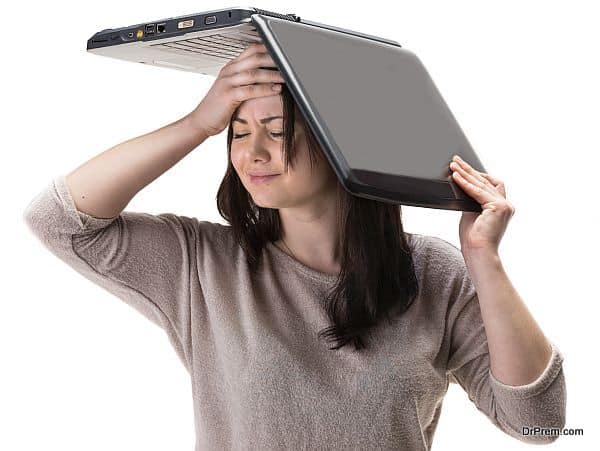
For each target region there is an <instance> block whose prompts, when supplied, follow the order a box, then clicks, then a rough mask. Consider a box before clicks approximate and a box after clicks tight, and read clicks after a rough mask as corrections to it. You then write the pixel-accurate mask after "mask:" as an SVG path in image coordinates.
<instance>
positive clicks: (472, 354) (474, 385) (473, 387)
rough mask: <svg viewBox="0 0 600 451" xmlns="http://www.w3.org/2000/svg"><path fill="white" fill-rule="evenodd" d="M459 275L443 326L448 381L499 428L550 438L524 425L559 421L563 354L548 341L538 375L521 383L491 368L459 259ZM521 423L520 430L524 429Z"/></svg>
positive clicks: (538, 439) (529, 438)
mask: <svg viewBox="0 0 600 451" xmlns="http://www.w3.org/2000/svg"><path fill="white" fill-rule="evenodd" d="M455 249H456V251H457V252H458V253H459V256H460V259H459V260H456V261H462V264H460V263H459V268H460V270H459V279H460V280H462V283H461V284H460V285H461V288H460V289H459V290H457V291H458V298H457V300H456V302H454V304H453V305H452V306H451V307H450V308H449V314H448V324H449V326H450V327H449V328H447V331H448V332H447V333H448V335H449V336H448V339H449V341H450V348H449V349H450V351H449V358H448V364H447V370H448V372H449V377H450V381H451V382H453V383H458V384H459V385H460V386H461V387H462V388H463V389H464V390H465V392H466V393H467V394H468V397H469V399H470V400H471V401H472V402H473V403H474V404H475V406H476V407H477V409H478V410H480V411H481V412H483V413H484V414H485V415H486V416H487V417H488V418H489V419H490V420H491V421H492V423H493V424H494V425H495V426H497V427H498V428H500V429H501V430H502V431H503V432H505V433H507V434H509V435H510V436H512V437H515V438H516V439H518V440H520V441H523V442H526V443H538V444H542V443H550V442H553V441H555V440H556V439H557V438H558V437H559V435H558V434H554V433H553V434H552V435H550V434H545V435H544V434H540V433H537V434H532V433H530V432H528V431H529V429H528V428H533V427H540V428H560V429H562V428H563V427H564V424H565V407H566V386H565V378H564V374H563V368H562V362H563V355H562V353H561V352H560V350H559V349H558V347H557V346H556V345H555V343H553V342H552V341H551V342H550V343H551V345H552V356H551V357H550V360H549V362H548V364H547V365H546V368H545V369H544V370H543V371H542V373H541V374H540V375H539V376H538V378H537V379H536V380H535V381H533V382H531V383H529V384H526V385H519V386H511V385H505V384H503V383H501V382H500V381H498V380H497V379H496V378H495V377H494V375H493V374H492V372H491V368H490V358H489V349H488V342H487V336H486V333H485V328H484V324H483V319H482V316H481V309H480V305H479V298H478V295H477V293H476V291H475V288H474V285H473V283H472V281H471V278H470V276H469V274H468V271H467V269H466V265H465V264H464V259H462V254H460V250H459V249H458V248H455ZM524 428H525V429H524Z"/></svg>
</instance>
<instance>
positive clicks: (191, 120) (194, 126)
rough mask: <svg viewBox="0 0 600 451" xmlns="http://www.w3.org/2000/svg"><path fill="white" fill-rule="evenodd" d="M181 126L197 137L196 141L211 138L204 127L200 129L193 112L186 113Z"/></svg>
mask: <svg viewBox="0 0 600 451" xmlns="http://www.w3.org/2000/svg"><path fill="white" fill-rule="evenodd" d="M183 124H184V125H185V127H186V128H187V129H189V130H191V131H192V133H194V134H195V135H196V136H198V139H201V140H202V141H204V140H205V139H207V138H209V137H210V136H212V135H211V134H210V133H209V132H208V131H207V130H206V129H205V128H204V127H202V125H201V123H200V121H199V120H198V118H197V117H196V115H195V114H194V112H191V113H188V114H186V115H185V116H184V118H183Z"/></svg>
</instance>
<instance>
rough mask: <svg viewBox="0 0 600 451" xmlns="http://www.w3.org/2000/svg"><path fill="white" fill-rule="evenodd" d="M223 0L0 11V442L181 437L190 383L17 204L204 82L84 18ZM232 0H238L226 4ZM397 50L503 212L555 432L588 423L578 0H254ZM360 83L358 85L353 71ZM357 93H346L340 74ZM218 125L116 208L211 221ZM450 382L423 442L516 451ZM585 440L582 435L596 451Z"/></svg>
mask: <svg viewBox="0 0 600 451" xmlns="http://www.w3.org/2000/svg"><path fill="white" fill-rule="evenodd" d="M231 6H236V4H233V3H224V2H222V1H212V2H200V3H198V2H193V1H186V2H184V1H180V2H165V1H127V2H125V1H113V0H104V1H102V2H65V1H55V2H39V3H38V4H32V3H31V2H19V3H14V4H11V6H10V7H9V8H8V9H6V8H7V7H6V6H3V7H2V9H3V11H2V17H3V21H2V22H3V23H2V32H3V33H2V40H3V43H2V56H3V61H2V83H1V86H2V87H1V89H2V110H1V113H0V114H2V121H1V123H2V135H1V136H2V145H3V146H2V147H3V153H4V157H3V161H4V162H5V163H4V164H3V165H2V168H3V171H2V177H1V181H2V193H3V196H2V198H3V201H4V202H3V203H4V205H5V210H4V211H5V213H6V214H5V215H4V221H3V224H2V229H3V230H2V233H1V234H0V235H1V236H2V246H1V249H2V254H3V257H4V258H2V266H3V271H2V273H3V274H4V275H6V277H3V282H2V285H3V293H2V296H1V297H2V313H1V315H0V321H1V324H0V334H1V336H0V346H1V365H2V370H1V371H0V378H1V381H0V382H1V383H0V390H1V392H0V395H1V397H0V429H1V430H2V432H0V449H3V450H11V451H12V450H41V449H44V450H61V451H67V450H78V451H79V450H109V449H110V450H113V451H117V450H142V449H143V450H191V449H192V448H193V445H194V440H195V437H194V429H193V416H192V397H191V386H190V383H189V380H188V376H187V373H186V372H185V369H184V367H183V366H182V365H181V363H180V362H179V360H178V359H177V357H176V355H175V353H174V351H173V350H172V348H171V347H170V344H169V343H168V341H167V338H166V335H164V333H163V332H162V330H161V329H159V328H158V327H156V326H154V325H153V324H152V323H150V322H149V321H146V320H145V319H144V318H142V316H141V315H139V314H138V313H137V312H135V311H134V310H133V309H132V308H130V307H129V306H127V305H126V304H124V303H122V302H121V301H120V300H119V299H117V298H115V297H113V296H112V295H111V294H109V293H107V292H106V291H104V290H103V289H101V288H99V287H97V286H95V285H93V284H91V283H90V282H89V281H88V280H86V279H84V278H83V277H82V276H80V275H78V274H77V273H76V272H75V271H74V270H73V269H71V268H69V267H67V266H66V265H65V264H63V263H62V262H61V261H60V260H58V259H57V258H56V257H55V256H53V255H52V254H50V253H49V252H48V251H46V250H45V249H44V248H43V247H42V245H41V243H40V242H38V241H37V240H36V239H35V238H34V236H33V235H32V234H31V233H30V232H29V231H28V229H27V228H26V226H25V224H24V223H23V221H22V213H23V211H24V209H25V207H26V206H27V204H28V203H29V201H30V200H31V199H32V198H33V197H34V195H36V194H37V193H38V192H39V191H40V190H41V189H42V188H44V187H45V186H46V185H47V184H48V183H49V182H50V181H51V180H52V178H54V177H55V176H57V175H59V174H66V173H68V172H70V171H71V170H73V169H74V168H75V167H77V166H79V165H80V164H82V163H83V162H85V161H87V160H88V159H90V158H92V157H93V156H95V155H97V154H99V153H100V152H102V151H104V150H106V149H108V148H109V147H112V146H113V145H115V144H117V143H119V142H122V141H125V140H127V139H129V138H132V137H134V136H139V135H141V134H144V133H147V132H150V131H152V130H155V129H157V128H160V127H162V126H164V125H166V124H168V123H170V122H172V121H174V120H176V119H178V118H180V117H181V116H183V115H184V114H187V113H188V112H189V111H191V110H192V109H193V108H194V107H195V106H196V104H197V103H198V102H199V101H200V100H201V99H202V97H203V96H204V94H205V93H206V92H207V90H208V89H209V87H210V86H211V84H212V81H213V79H212V78H210V77H208V76H203V75H200V74H192V73H187V72H182V71H176V70H171V69H166V68H158V67H152V66H146V65H142V64H135V63H130V62H125V61H120V60H116V59H111V58H106V57H101V56H98V55H92V54H88V53H87V52H86V41H87V39H88V38H89V37H91V35H92V34H94V33H95V32H96V31H98V30H101V29H104V28H117V27H121V26H127V25H131V24H135V23H140V22H146V21H151V20H158V19H161V18H166V17H173V16H179V15H184V14H190V13H196V12H201V11H203V10H210V9H220V8H225V7H231ZM240 6H241V5H240ZM251 6H256V7H260V8H264V9H270V10H273V11H278V12H282V13H295V14H297V15H299V16H300V17H304V18H306V19H308V20H313V21H316V22H322V23H327V24H331V25H334V26H339V27H342V28H349V29H354V30H359V31H362V32H364V33H367V34H373V35H378V36H382V37H387V38H390V39H393V40H396V41H398V42H400V44H401V45H402V46H404V47H406V48H407V49H410V50H412V51H414V52H415V53H416V54H417V55H418V56H419V57H420V58H421V60H422V61H423V63H424V64H425V66H426V67H427V68H428V70H429V72H430V74H431V76H432V78H433V79H434V81H435V83H436V85H437V87H438V88H439V89H440V91H441V93H442V94H443V96H444V98H445V100H446V101H447V103H448V105H449V106H450V108H451V110H452V111H453V113H454V115H455V117H456V118H457V120H458V121H459V123H460V124H461V126H462V128H463V130H464V131H465V133H466V135H467V136H468V138H469V140H470V142H471V144H472V145H473V147H474V148H475V150H476V152H477V153H478V155H479V156H480V158H481V161H482V162H483V163H484V165H485V167H486V169H487V170H488V172H489V173H491V174H493V175H495V176H497V177H499V178H500V179H502V180H503V181H504V182H505V183H506V186H507V196H508V199H509V200H510V201H511V202H512V203H513V205H514V206H515V207H516V213H515V216H514V217H513V219H512V221H511V222H510V224H509V227H508V230H507V233H506V234H505V236H504V238H503V242H502V244H501V248H500V252H501V258H502V261H503V263H504V266H505V268H506V269H507V271H508V274H509V276H510V278H511V280H512V282H513V284H514V285H515V286H516V287H517V290H518V291H519V293H520V295H521V296H522V297H523V299H524V300H525V302H526V303H527V306H528V307H529V309H530V310H531V312H532V313H533V314H534V317H535V318H536V320H537V321H538V323H539V324H540V326H541V327H542V329H543V331H544V332H545V334H546V336H547V337H548V338H549V339H551V340H552V341H554V342H555V343H556V344H557V345H558V346H559V348H560V349H561V351H562V352H563V354H564V355H565V361H564V364H563V365H564V372H565V376H566V380H567V392H568V396H567V424H566V426H567V427H573V428H583V429H584V436H583V437H569V436H563V437H561V438H559V439H558V441H556V442H555V443H553V444H551V445H548V446H547V448H548V449H556V450H559V449H561V450H579V449H591V448H592V446H593V445H592V444H593V443H595V442H598V439H597V437H594V434H595V432H594V428H595V426H596V425H597V424H596V422H595V421H592V419H593V417H596V418H597V412H596V409H597V406H598V404H599V403H598V401H599V400H598V395H597V393H598V388H597V375H598V372H597V364H596V363H597V350H598V348H597V346H596V344H597V343H598V329H599V326H598V313H599V309H598V301H599V296H598V292H597V290H596V283H597V282H598V251H599V250H600V249H599V246H598V238H597V236H598V235H597V233H598V226H599V224H600V221H599V213H598V200H597V199H598V197H597V195H598V174H599V167H598V163H599V161H600V159H599V158H598V153H599V151H600V146H599V143H600V139H599V137H598V122H599V111H598V109H599V108H598V105H599V104H600V95H599V89H598V82H599V80H600V65H599V63H598V61H599V58H598V55H599V51H598V44H600V35H599V34H600V33H599V32H598V17H599V16H598V14H597V11H595V10H594V6H595V5H594V2H591V1H590V2H582V1H570V2H566V1H565V2H548V1H546V2H541V1H540V2H524V1H520V2H516V1H503V2H495V3H491V2H481V1H478V2H475V1H473V2H466V1H452V2H450V1H445V2H429V1H419V2H394V3H391V2H383V1H369V2H362V3H361V4H360V5H359V6H358V7H352V6H347V3H346V2H324V1H318V2H317V1H304V2H302V4H300V3H299V2H298V3H294V2H285V1H277V2H275V1H265V2H261V3H254V4H251ZM366 82H367V83H368V80H366ZM357 89H360V87H357ZM225 138H226V133H225V132H223V133H222V134H220V135H218V136H216V137H212V138H210V139H209V140H207V141H206V142H204V143H203V144H202V145H201V146H199V147H198V148H197V149H196V150H195V151H193V152H192V153H190V154H189V155H188V156H187V157H185V158H184V159H183V160H182V161H180V162H179V163H178V164H177V165H176V166H175V167H173V168H172V169H171V170H170V171H168V172H167V173H165V174H164V175H163V176H161V177H159V178H158V179H157V180H156V181H154V182H153V183H152V184H150V185H149V186H148V187H146V188H145V189H144V190H143V191H141V192H140V193H139V194H138V195H137V196H136V197H135V198H134V199H133V200H132V201H131V202H130V204H129V205H128V206H127V209H129V210H133V211H146V212H149V213H155V214H158V213H162V212H174V213H177V214H184V215H188V216H197V217H199V218H201V219H202V220H210V221H214V222H223V220H222V218H221V217H220V216H219V215H218V212H217V209H216V201H215V196H216V192H217V187H218V185H219V182H220V180H221V178H222V176H223V174H224V171H225V167H226V158H225V155H226V143H225ZM459 218H460V212H455V211H442V210H435V209H426V208H416V207H403V219H404V226H405V230H407V231H409V232H414V233H420V234H426V235H433V236H438V237H441V238H444V239H446V240H448V241H450V242H452V243H454V244H455V245H457V246H460V244H459V240H458V221H459ZM533 446H534V445H527V444H524V443H521V442H519V441H517V440H516V439H514V438H512V437H510V436H508V435H506V434H504V433H503V432H501V431H500V430H499V429H497V428H496V427H495V426H494V425H493V424H492V423H491V422H490V421H489V420H488V419H487V418H486V417H485V416H484V415H483V414H482V413H480V412H479V411H478V410H477V409H476V408H475V407H474V405H473V404H472V403H471V402H470V401H469V400H468V398H467V396H466V394H465V393H464V391H463V390H462V389H461V388H460V387H459V386H457V385H451V386H450V389H449V391H448V394H447V396H446V398H445V402H444V407H443V411H442V416H441V419H440V423H439V426H438V429H437V432H436V435H435V438H434V441H433V449H438V450H446V449H448V450H453V449H462V450H469V449H472V450H481V449H482V448H485V449H486V450H487V451H492V450H507V449H511V450H512V449H514V450H520V449H530V448H532V447H533ZM596 449H597V448H596Z"/></svg>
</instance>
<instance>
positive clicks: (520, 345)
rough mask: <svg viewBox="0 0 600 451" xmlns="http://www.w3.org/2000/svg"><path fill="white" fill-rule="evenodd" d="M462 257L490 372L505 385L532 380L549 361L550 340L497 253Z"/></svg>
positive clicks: (525, 382) (522, 383)
mask: <svg viewBox="0 0 600 451" xmlns="http://www.w3.org/2000/svg"><path fill="white" fill-rule="evenodd" d="M464 257H465V263H466V264H467V267H468V270H469V274H470V276H471V279H472V280H473V284H474V285H475V289H476V291H477V294H478V298H479V305H480V308H481V316H482V319H483V323H484V327H485V332H486V336H487V339H488V348H489V353H490V368H491V371H492V374H493V375H494V377H495V378H496V379H498V380H499V381H500V382H502V383H504V384H506V385H525V384H528V383H530V382H533V381H534V380H536V379H537V378H538V376H539V375H540V374H541V373H542V371H543V370H544V368H545V367H546V366H547V364H548V362H549V360H550V357H551V352H552V350H551V346H550V343H549V342H548V340H547V339H546V337H545V335H544V333H543V332H542V330H541V329H540V327H539V326H538V324H537V323H536V321H535V320H534V318H533V316H532V315H531V313H530V312H529V310H528V309H527V306H526V305H525V303H524V302H523V300H522V299H521V297H520V296H519V294H518V293H517V291H516V289H515V288H514V287H513V285H512V283H511V281H510V279H509V278H508V275H507V274H506V272H505V270H504V267H503V265H502V262H501V261H500V258H499V256H498V255H497V254H493V253H483V254H479V255H465V256H464Z"/></svg>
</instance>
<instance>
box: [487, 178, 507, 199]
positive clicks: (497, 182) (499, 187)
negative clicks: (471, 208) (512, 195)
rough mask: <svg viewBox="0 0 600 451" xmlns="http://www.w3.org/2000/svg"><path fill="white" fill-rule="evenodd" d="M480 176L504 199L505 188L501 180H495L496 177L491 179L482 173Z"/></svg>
mask: <svg viewBox="0 0 600 451" xmlns="http://www.w3.org/2000/svg"><path fill="white" fill-rule="evenodd" d="M481 175H482V176H483V177H485V178H486V179H488V180H489V181H490V183H492V184H493V185H494V188H496V189H497V190H498V191H500V193H501V194H502V195H503V196H504V197H506V187H505V186H504V182H503V181H502V180H500V179H497V178H496V177H493V176H491V175H489V174H483V173H482V174H481Z"/></svg>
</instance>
